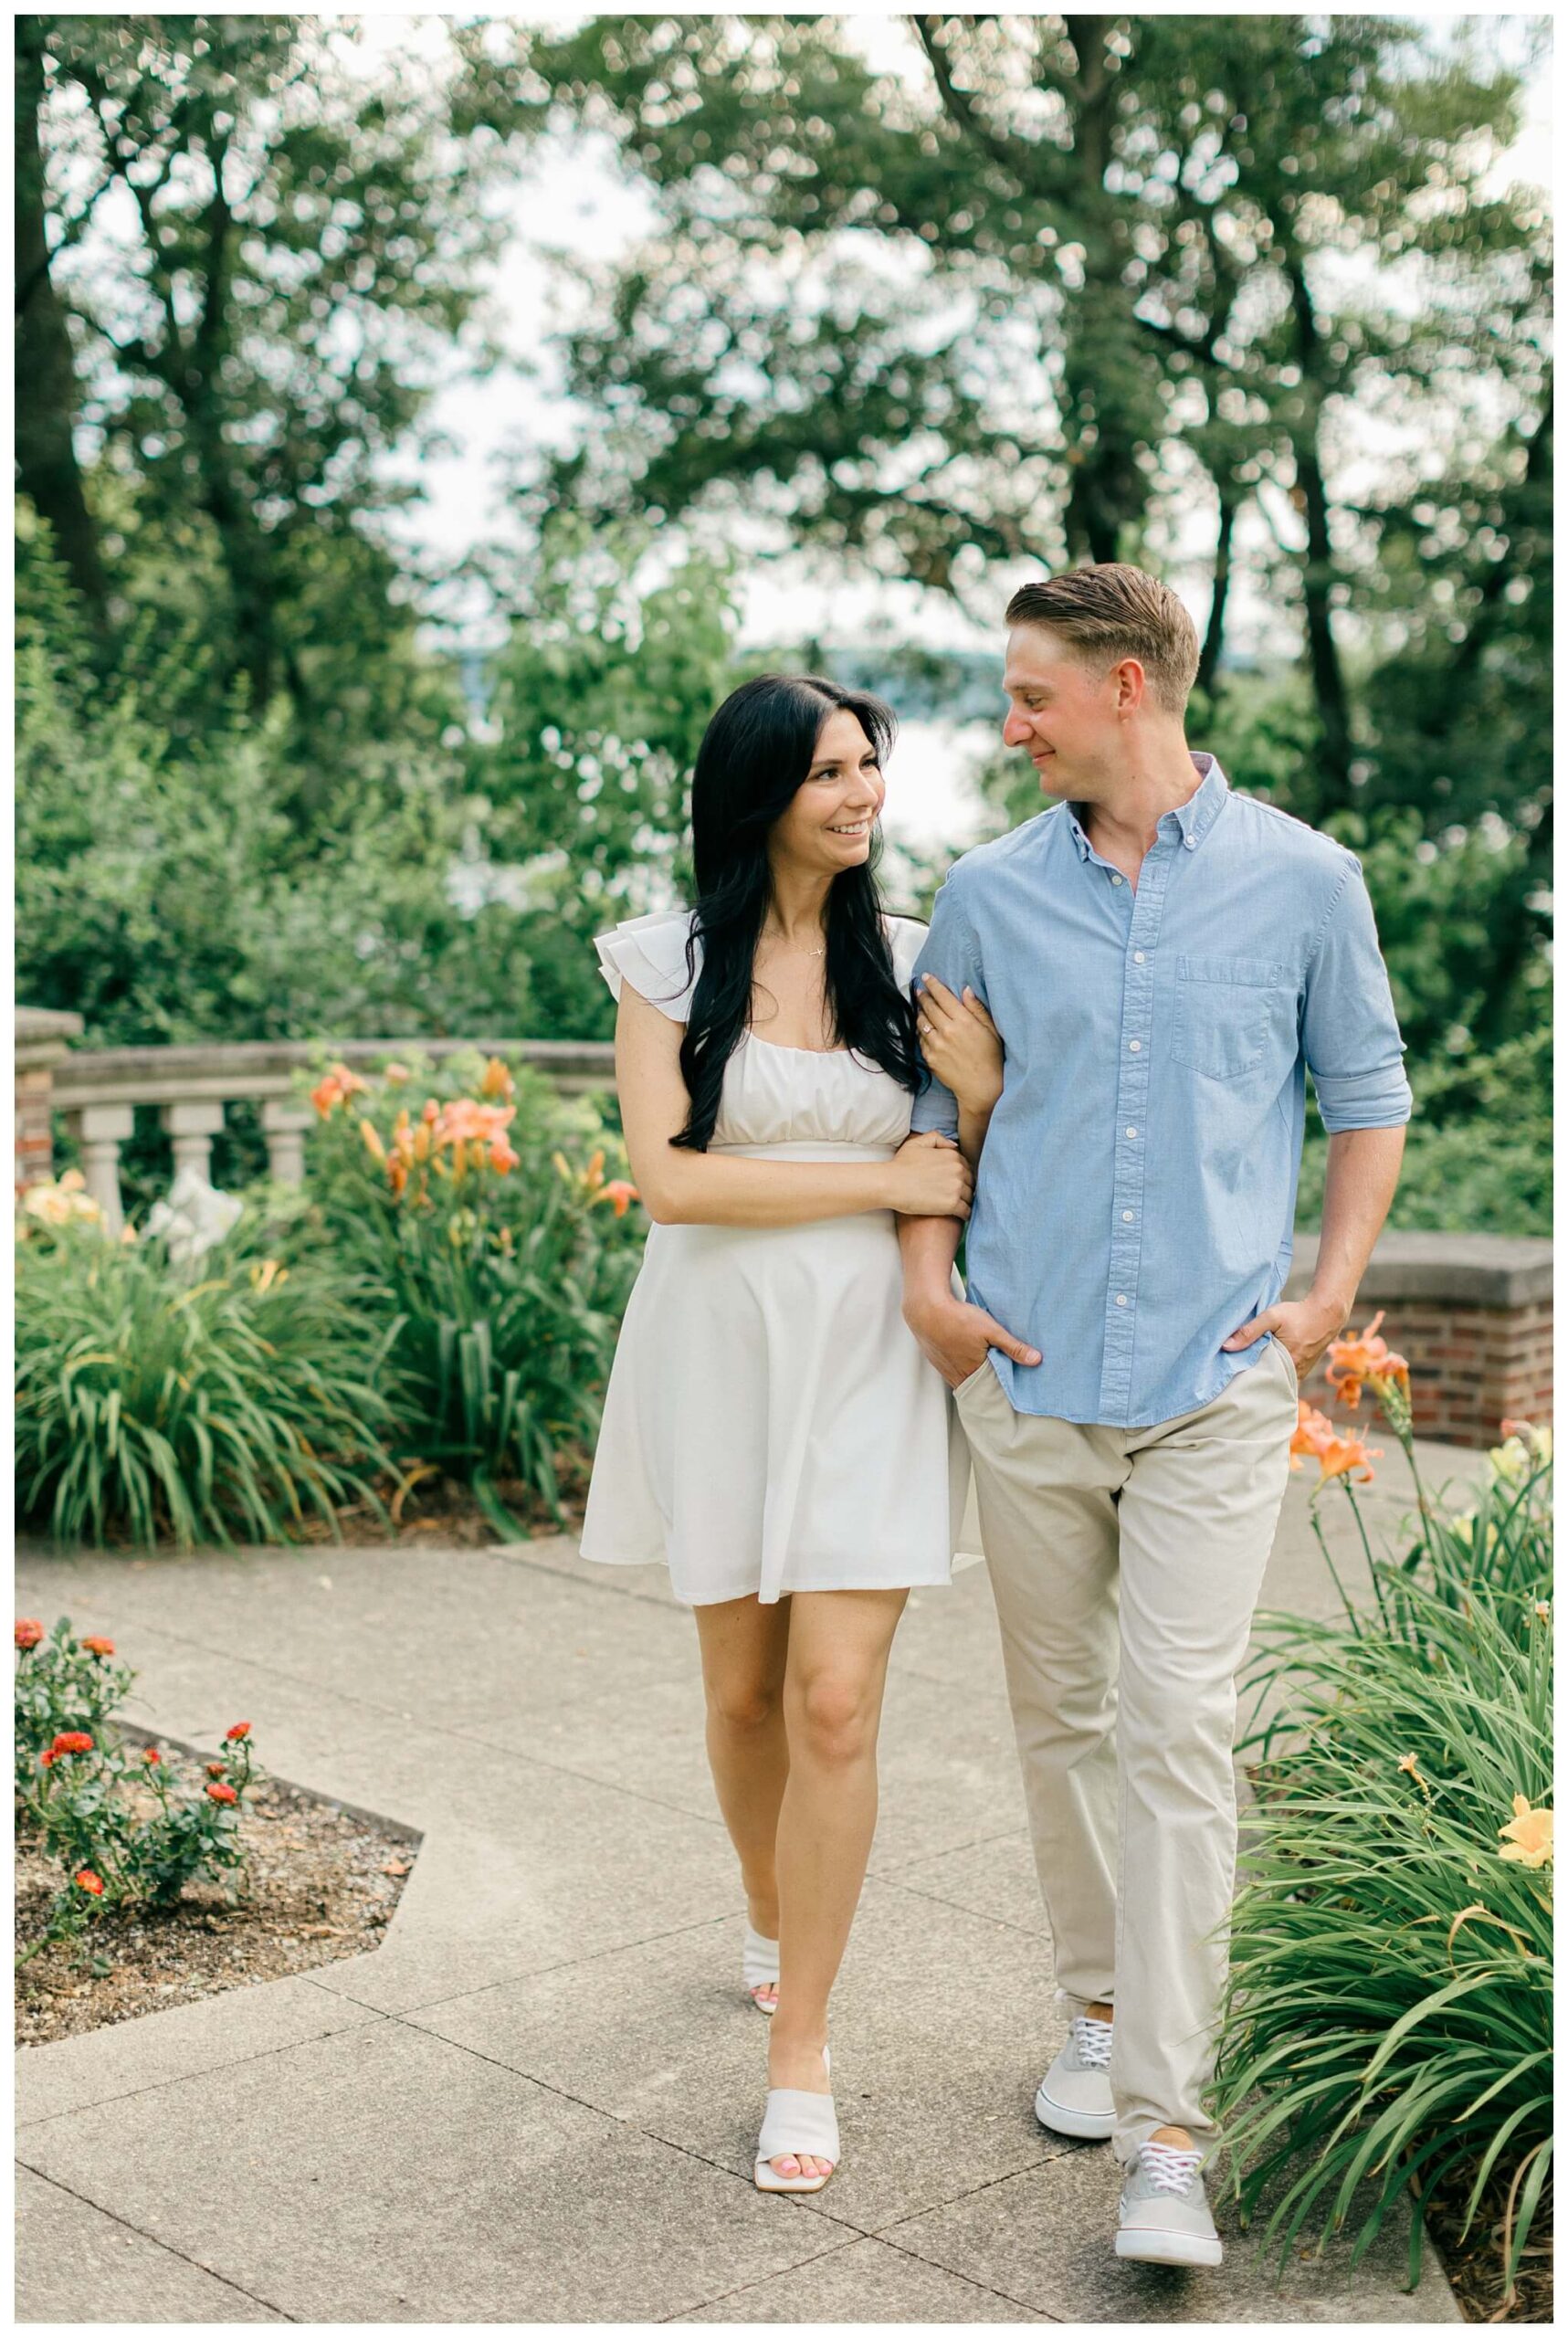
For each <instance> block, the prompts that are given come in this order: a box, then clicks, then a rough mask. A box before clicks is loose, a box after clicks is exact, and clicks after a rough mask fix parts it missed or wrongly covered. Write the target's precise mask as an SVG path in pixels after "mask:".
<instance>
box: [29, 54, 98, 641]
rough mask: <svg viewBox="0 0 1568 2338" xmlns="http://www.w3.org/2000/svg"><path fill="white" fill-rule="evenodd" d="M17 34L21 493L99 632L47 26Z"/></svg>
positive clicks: (94, 545)
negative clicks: (57, 220) (49, 129)
mask: <svg viewBox="0 0 1568 2338" xmlns="http://www.w3.org/2000/svg"><path fill="white" fill-rule="evenodd" d="M12 29H13V34H14V37H15V52H16V352H15V356H16V476H17V481H18V484H19V485H20V487H21V490H22V492H23V494H24V495H26V496H27V497H28V498H29V499H30V500H31V501H32V502H33V504H34V506H35V507H36V509H37V511H38V513H39V515H40V517H41V518H43V519H44V520H47V522H48V524H49V527H50V529H51V531H52V532H53V538H54V542H55V543H56V545H57V547H58V553H59V557H60V558H61V560H62V561H63V562H64V563H65V565H66V569H67V571H68V574H69V576H70V579H71V582H72V584H74V585H75V586H76V588H77V591H78V592H79V594H80V595H81V597H82V599H83V601H84V602H85V603H86V605H87V606H88V608H89V610H90V611H91V613H92V616H93V617H94V619H95V620H96V622H97V623H98V624H99V625H100V626H101V625H103V624H104V623H105V622H106V620H107V616H108V602H109V585H108V582H107V580H106V578H105V576H104V573H103V562H102V559H101V557H100V552H99V545H98V532H97V529H96V528H95V526H94V524H93V519H92V514H91V512H90V511H89V510H88V504H87V496H86V493H85V491H84V490H83V487H82V480H81V469H80V466H79V463H78V461H77V455H76V440H75V437H74V436H73V428H72V426H73V424H74V422H75V420H76V413H77V405H78V398H77V384H76V372H75V367H74V363H73V361H72V356H71V344H70V329H69V326H68V323H67V321H66V311H65V310H64V308H63V307H62V305H61V303H60V300H59V296H58V292H57V291H56V289H55V284H54V279H53V278H52V276H51V275H50V272H49V263H50V258H51V254H50V250H49V236H48V224H47V195H46V189H45V169H44V149H43V140H42V135H41V132H40V126H39V124H40V116H41V115H42V112H43V108H44V99H45V93H46V88H47V78H46V74H45V70H44V19H43V18H42V17H40V16H18V17H17V18H16V23H15V25H14V26H13V28H12Z"/></svg>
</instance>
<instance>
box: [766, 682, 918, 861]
mask: <svg viewBox="0 0 1568 2338" xmlns="http://www.w3.org/2000/svg"><path fill="white" fill-rule="evenodd" d="M887 792H888V791H887V786H886V784H885V782H884V780H883V778H882V772H881V766H880V764H879V761H878V755H877V749H876V747H875V746H874V745H873V744H872V742H871V741H870V740H869V739H868V737H867V735H866V732H865V731H864V730H863V728H862V727H861V724H860V721H859V719H858V716H856V715H853V714H851V713H850V712H849V711H848V710H847V708H846V707H837V708H836V709H835V710H834V711H833V712H832V713H831V714H830V715H829V716H828V718H827V720H826V722H825V723H824V724H823V726H822V729H821V730H820V731H819V732H818V733H817V738H816V750H815V752H814V753H813V754H812V758H811V769H810V771H809V772H808V773H807V774H806V776H805V779H804V780H803V781H802V783H801V785H800V786H799V787H798V788H796V790H795V795H794V796H793V797H792V798H791V801H790V806H789V809H788V810H787V811H786V812H784V814H782V815H781V816H780V817H779V818H778V819H777V820H775V821H774V823H773V827H772V829H771V830H770V831H769V835H768V855H769V858H770V859H772V860H773V862H774V863H775V865H776V864H777V863H778V862H779V861H780V860H784V861H787V862H788V864H789V865H790V867H791V868H792V869H798V870H800V871H801V872H802V873H811V874H814V875H821V876H827V877H837V875H838V873H839V871H840V870H841V869H854V868H857V867H858V866H859V865H860V863H861V862H863V861H864V860H866V859H867V858H868V857H869V854H870V850H871V831H872V828H873V827H875V825H876V821H877V816H878V814H879V812H880V811H881V808H882V799H883V797H884V796H885V795H886V794H887Z"/></svg>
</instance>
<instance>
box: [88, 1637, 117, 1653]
mask: <svg viewBox="0 0 1568 2338" xmlns="http://www.w3.org/2000/svg"><path fill="white" fill-rule="evenodd" d="M82 1646H83V1648H89V1649H90V1650H91V1652H92V1654H93V1655H94V1656H112V1655H113V1654H114V1642H113V1641H112V1640H106V1639H104V1638H101V1637H100V1636H99V1635H98V1634H96V1633H95V1634H94V1636H93V1638H91V1639H89V1640H83V1642H82Z"/></svg>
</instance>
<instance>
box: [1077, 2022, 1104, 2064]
mask: <svg viewBox="0 0 1568 2338" xmlns="http://www.w3.org/2000/svg"><path fill="white" fill-rule="evenodd" d="M1072 2034H1073V2043H1074V2045H1075V2046H1076V2047H1077V2048H1078V2059H1079V2061H1080V2062H1081V2063H1082V2064H1083V2067H1084V2069H1086V2070H1108V2069H1110V2023H1109V2022H1108V2021H1097V2020H1096V2019H1095V2017H1094V2016H1093V2014H1089V2013H1080V2014H1075V2016H1074V2017H1073V2025H1072Z"/></svg>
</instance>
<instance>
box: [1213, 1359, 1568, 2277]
mask: <svg viewBox="0 0 1568 2338" xmlns="http://www.w3.org/2000/svg"><path fill="white" fill-rule="evenodd" d="M1395 1361H1397V1360H1395ZM1378 1393H1379V1394H1380V1395H1384V1396H1385V1398H1387V1400H1388V1401H1386V1402H1385V1416H1386V1417H1387V1418H1388V1420H1389V1424H1390V1426H1391V1427H1393V1428H1394V1432H1395V1434H1396V1435H1398V1436H1399V1437H1400V1438H1401V1442H1402V1443H1404V1444H1405V1447H1406V1450H1407V1451H1408V1450H1409V1436H1408V1429H1409V1416H1408V1408H1407V1406H1402V1405H1401V1403H1400V1391H1399V1389H1398V1388H1397V1387H1394V1388H1392V1389H1391V1390H1390V1389H1382V1388H1380V1389H1379V1391H1378ZM1305 1428H1306V1415H1305V1410H1304V1416H1303V1431H1304V1432H1305ZM1302 1449H1312V1450H1318V1449H1320V1448H1319V1446H1317V1445H1312V1444H1310V1443H1309V1444H1307V1445H1306V1446H1304V1447H1303V1448H1302ZM1549 1453H1550V1448H1549V1445H1548V1444H1547V1443H1546V1441H1545V1439H1544V1438H1537V1437H1536V1436H1535V1435H1534V1434H1533V1433H1532V1432H1525V1433H1524V1434H1523V1435H1522V1436H1519V1437H1515V1438H1512V1439H1511V1440H1510V1444H1509V1445H1507V1446H1505V1447H1504V1448H1500V1450H1499V1452H1498V1453H1496V1454H1494V1456H1493V1466H1492V1476H1491V1481H1490V1483H1489V1486H1488V1487H1487V1488H1486V1489H1485V1490H1484V1491H1483V1492H1482V1493H1481V1495H1480V1496H1479V1499H1478V1501H1477V1503H1476V1507H1475V1509H1474V1511H1471V1512H1468V1513H1465V1514H1464V1515H1462V1516H1459V1517H1454V1516H1451V1515H1447V1514H1445V1513H1444V1512H1443V1511H1441V1510H1440V1509H1439V1508H1438V1507H1437V1506H1436V1505H1435V1504H1434V1503H1433V1502H1431V1501H1428V1500H1427V1498H1426V1495H1425V1494H1424V1493H1423V1494H1422V1495H1421V1516H1420V1525H1419V1533H1418V1539H1417V1540H1416V1542H1415V1545H1414V1547H1413V1548H1411V1549H1410V1550H1409V1551H1407V1552H1406V1553H1404V1554H1403V1555H1401V1556H1399V1557H1394V1558H1386V1557H1378V1556H1375V1555H1373V1553H1371V1552H1370V1549H1369V1552H1368V1556H1369V1558H1370V1560H1371V1566H1372V1579H1373V1599H1372V1603H1371V1605H1370V1606H1367V1607H1366V1608H1364V1609H1361V1608H1358V1607H1357V1606H1354V1605H1353V1604H1352V1602H1351V1601H1349V1600H1348V1599H1347V1600H1345V1602H1344V1612H1343V1615H1342V1617H1340V1618H1338V1619H1336V1620H1335V1621H1333V1622H1330V1623H1318V1622H1309V1621H1305V1620H1302V1619H1300V1618H1296V1617H1278V1616H1276V1617H1263V1618H1261V1619H1260V1625H1259V1653H1258V1658H1257V1659H1256V1661H1255V1665H1254V1669H1253V1672H1252V1676H1251V1680H1250V1683H1249V1684H1248V1685H1249V1686H1250V1688H1251V1690H1253V1691H1254V1693H1255V1694H1256V1696H1257V1697H1258V1703H1259V1706H1260V1707H1261V1708H1266V1709H1267V1711H1268V1718H1267V1719H1266V1720H1264V1721H1263V1722H1261V1723H1260V1724H1259V1725H1258V1727H1257V1728H1256V1729H1255V1730H1254V1732H1253V1734H1252V1735H1251V1737H1250V1738H1249V1739H1247V1740H1245V1741H1244V1746H1245V1748H1246V1750H1247V1751H1249V1752H1250V1753H1251V1754H1252V1756H1253V1758H1254V1760H1255V1761H1257V1762H1258V1768H1257V1770H1256V1772H1255V1783H1256V1785H1257V1790H1258V1791H1257V1799H1256V1802H1255V1804H1254V1806H1253V1807H1252V1809H1251V1810H1250V1812H1249V1813H1248V1814H1247V1817H1245V1818H1244V1820H1243V1828H1244V1834H1243V1842H1244V1851H1245V1881H1244V1884H1243V1888H1242V1890H1241V1891H1240V1893H1239V1896H1238V1898H1237V1904H1236V1909H1235V1913H1234V1919H1233V1925H1232V1933H1231V1978H1230V1985H1229V1992H1228V1996H1227V2000H1226V2009H1225V2022H1224V2027H1223V2033H1222V2038H1221V2047H1220V2055H1219V2063H1218V2072H1217V2078H1216V2084H1215V2108H1216V2112H1217V2116H1218V2118H1219V2121H1220V2124H1221V2127H1222V2131H1223V2133H1224V2135H1225V2139H1226V2143H1227V2145H1228V2148H1229V2152H1230V2154H1231V2160H1232V2167H1233V2172H1234V2176H1235V2180H1236V2182H1237V2186H1238V2190H1239V2194H1240V2196H1241V2200H1242V2204H1243V2207H1244V2210H1245V2211H1247V2212H1250V2211H1251V2210H1252V2209H1253V2208H1255V2207H1256V2206H1258V2203H1259V2201H1260V2199H1261V2197H1262V2196H1263V2195H1264V2193H1265V2192H1266V2191H1268V2192H1269V2194H1270V2195H1271V2197H1272V2206H1271V2209H1270V2213H1269V2216H1268V2221H1267V2225H1266V2227H1265V2230H1266V2233H1267V2235H1268V2237H1269V2238H1273V2239H1277V2240H1278V2241H1279V2245H1280V2247H1281V2249H1287V2248H1289V2247H1290V2246H1291V2244H1292V2243H1294V2242H1295V2241H1296V2240H1297V2238H1298V2237H1299V2236H1300V2234H1301V2233H1302V2231H1303V2230H1304V2229H1306V2228H1308V2227H1314V2228H1317V2227H1321V2228H1324V2229H1325V2231H1334V2230H1339V2229H1343V2228H1346V2227H1349V2225H1350V2224H1351V2221H1352V2217H1353V2218H1354V2220H1355V2241H1354V2253H1355V2254H1356V2255H1357V2256H1359V2255H1360V2254H1361V2253H1362V2252H1363V2250H1364V2249H1365V2248H1367V2247H1368V2246H1369V2245H1370V2243H1371V2242H1372V2240H1373V2238H1374V2237H1375V2235H1376V2234H1377V2232H1378V2230H1379V2229H1380V2227H1382V2225H1383V2224H1384V2220H1385V2219H1386V2217H1388V2216H1389V2214H1390V2213H1391V2212H1392V2211H1394V2209H1396V2208H1397V2207H1398V2206H1399V2205H1400V2203H1401V2202H1402V2200H1403V2199H1405V2197H1406V2196H1414V2198H1415V2203H1416V2205H1417V2209H1418V2211H1419V2210H1424V2209H1425V2207H1426V2205H1427V2203H1428V2202H1429V2201H1430V2200H1431V2199H1432V2198H1433V2196H1435V2195H1436V2193H1437V2192H1438V2191H1439V2189H1442V2190H1443V2192H1444V2193H1445V2196H1447V2197H1448V2198H1452V2197H1453V2196H1454V2193H1455V2190H1456V2188H1458V2192H1459V2196H1460V2197H1461V2199H1462V2200H1463V2202H1464V2218H1463V2222H1464V2229H1465V2230H1466V2231H1468V2228H1469V2225H1470V2223H1471V2221H1472V2220H1473V2218H1474V2217H1475V2216H1476V2213H1477V2211H1478V2209H1479V2206H1480V2204H1481V2202H1482V2200H1483V2197H1486V2198H1489V2199H1490V2200H1493V2201H1495V2200H1496V2199H1497V2198H1498V2197H1499V2196H1500V2197H1501V2199H1502V2201H1503V2212H1502V2226H1503V2236H1502V2237H1503V2250H1504V2259H1505V2262H1504V2267H1503V2272H1504V2279H1505V2283H1506V2285H1508V2286H1509V2288H1510V2291H1511V2285H1512V2283H1513V2280H1514V2279H1515V2276H1516V2273H1517V2271H1518V2268H1519V2264H1520V2259H1521V2253H1522V2251H1523V2249H1524V2248H1525V2247H1526V2245H1527V2243H1528V2241H1529V2238H1530V2234H1531V2227H1532V2226H1534V2225H1535V2224H1536V2222H1537V2220H1538V2218H1539V2217H1540V2216H1541V2214H1542V2202H1543V2199H1544V2197H1545V2196H1546V2186H1547V2182H1548V2177H1549V2173H1550V2169H1551V2163H1552V1901H1551V1888H1550V1886H1551V1872H1552V1869H1551V1857H1552V1814H1551V1809H1550V1797H1551V1793H1552V1766H1551V1764H1552V1753H1551V1731H1552V1721H1551V1716H1552V1631H1551V1622H1552V1614H1551V1588H1552V1543H1551V1511H1550V1489H1551V1466H1550V1459H1549ZM1412 1459H1414V1457H1412ZM1336 1482H1337V1483H1338V1484H1340V1485H1341V1486H1342V1488H1343V1490H1344V1494H1345V1496H1346V1497H1347V1498H1348V1500H1349V1501H1350V1502H1351V1503H1352V1507H1353V1506H1354V1504H1355V1495H1354V1492H1353V1490H1352V1487H1351V1483H1350V1478H1349V1475H1348V1474H1347V1473H1341V1474H1340V1475H1339V1476H1338V1478H1337V1480H1336V1479H1335V1478H1334V1477H1331V1476H1330V1475H1325V1476H1324V1478H1323V1479H1322V1480H1321V1485H1320V1491H1321V1492H1322V1491H1327V1490H1329V1489H1330V1488H1331V1487H1332V1486H1333V1485H1334V1484H1335V1483H1336ZM1356 1518H1357V1522H1358V1524H1360V1523H1362V1519H1361V1513H1360V1511H1359V1510H1357V1511H1356ZM1314 1523H1315V1524H1318V1526H1319V1532H1320V1539H1322V1540H1323V1547H1324V1554H1325V1558H1327V1557H1328V1546H1327V1542H1326V1539H1325V1538H1322V1535H1321V1522H1320V1521H1319V1520H1318V1518H1317V1514H1316V1505H1315V1504H1314ZM1363 2185H1364V2186H1366V2187H1367V2188H1366V2189H1364V2190H1363V2189H1362V2188H1361V2187H1363ZM1420 2243H1421V2221H1420V2215H1419V2213H1417V2215H1416V2216H1415V2217H1413V2218H1412V2220H1411V2242H1410V2279H1411V2284H1412V2286H1414V2285H1415V2280H1416V2278H1417V2275H1418V2271H1419V2262H1420Z"/></svg>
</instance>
